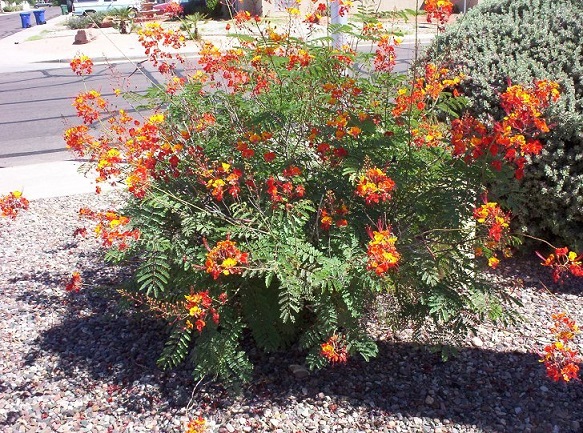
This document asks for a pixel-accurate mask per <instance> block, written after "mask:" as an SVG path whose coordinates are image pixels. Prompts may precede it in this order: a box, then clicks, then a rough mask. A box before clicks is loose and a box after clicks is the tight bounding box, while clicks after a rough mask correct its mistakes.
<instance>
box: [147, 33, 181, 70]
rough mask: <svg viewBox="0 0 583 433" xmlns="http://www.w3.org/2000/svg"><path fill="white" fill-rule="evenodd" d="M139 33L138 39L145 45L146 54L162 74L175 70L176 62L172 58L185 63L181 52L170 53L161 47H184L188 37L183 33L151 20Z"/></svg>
mask: <svg viewBox="0 0 583 433" xmlns="http://www.w3.org/2000/svg"><path fill="white" fill-rule="evenodd" d="M138 35H139V36H138V40H139V41H140V43H141V44H142V46H143V47H144V50H145V53H146V55H147V56H148V57H149V60H150V61H151V62H152V64H153V65H154V66H155V67H157V68H158V71H160V73H161V74H168V73H171V72H172V71H174V69H175V68H176V63H174V62H173V61H172V60H176V61H178V62H180V63H184V58H183V57H182V56H181V55H180V54H177V53H169V52H167V51H164V50H163V49H162V48H160V45H161V46H162V47H163V48H166V49H168V48H173V49H179V48H182V47H184V45H185V44H186V38H185V37H184V35H183V34H182V33H180V32H176V31H174V30H171V29H164V28H162V26H161V25H160V23H157V22H149V23H146V24H145V26H144V27H143V28H142V29H140V30H139V31H138Z"/></svg>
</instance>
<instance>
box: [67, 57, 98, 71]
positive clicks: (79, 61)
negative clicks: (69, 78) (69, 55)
mask: <svg viewBox="0 0 583 433" xmlns="http://www.w3.org/2000/svg"><path fill="white" fill-rule="evenodd" d="M70 66H71V69H72V70H73V72H75V73H76V74H77V75H90V74H91V73H92V72H93V61H92V60H91V59H90V58H89V57H87V56H85V55H79V56H75V57H73V60H71V63H70Z"/></svg>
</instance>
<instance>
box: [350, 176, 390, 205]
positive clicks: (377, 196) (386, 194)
mask: <svg viewBox="0 0 583 433" xmlns="http://www.w3.org/2000/svg"><path fill="white" fill-rule="evenodd" d="M394 189H395V182H394V181H393V180H392V179H391V178H390V177H388V176H387V175H386V174H385V172H384V171H382V170H381V169H380V168H378V167H373V168H369V169H368V170H366V172H365V173H364V174H363V175H361V176H360V178H359V180H358V184H357V185H356V195H357V196H359V197H362V198H364V201H365V203H366V204H368V205H370V204H371V203H379V202H384V201H388V200H390V199H391V192H392V191H393V190H394Z"/></svg>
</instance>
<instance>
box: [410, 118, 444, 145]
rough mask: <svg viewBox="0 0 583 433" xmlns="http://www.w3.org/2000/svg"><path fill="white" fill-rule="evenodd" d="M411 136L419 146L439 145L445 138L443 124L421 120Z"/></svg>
mask: <svg viewBox="0 0 583 433" xmlns="http://www.w3.org/2000/svg"><path fill="white" fill-rule="evenodd" d="M411 136H412V137H413V143H415V145H416V146H417V147H437V146H439V144H440V143H441V142H442V140H443V131H442V126H441V125H439V124H434V123H429V122H421V123H419V125H418V127H417V128H414V129H412V130H411Z"/></svg>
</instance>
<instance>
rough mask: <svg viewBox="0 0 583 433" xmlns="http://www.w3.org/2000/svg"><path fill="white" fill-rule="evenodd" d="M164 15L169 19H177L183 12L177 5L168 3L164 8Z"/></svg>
mask: <svg viewBox="0 0 583 433" xmlns="http://www.w3.org/2000/svg"><path fill="white" fill-rule="evenodd" d="M164 13H165V14H168V15H170V16H171V17H179V16H181V15H182V14H183V13H184V10H183V9H182V6H180V4H179V3H174V2H169V3H166V5H165V7H164Z"/></svg>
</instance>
